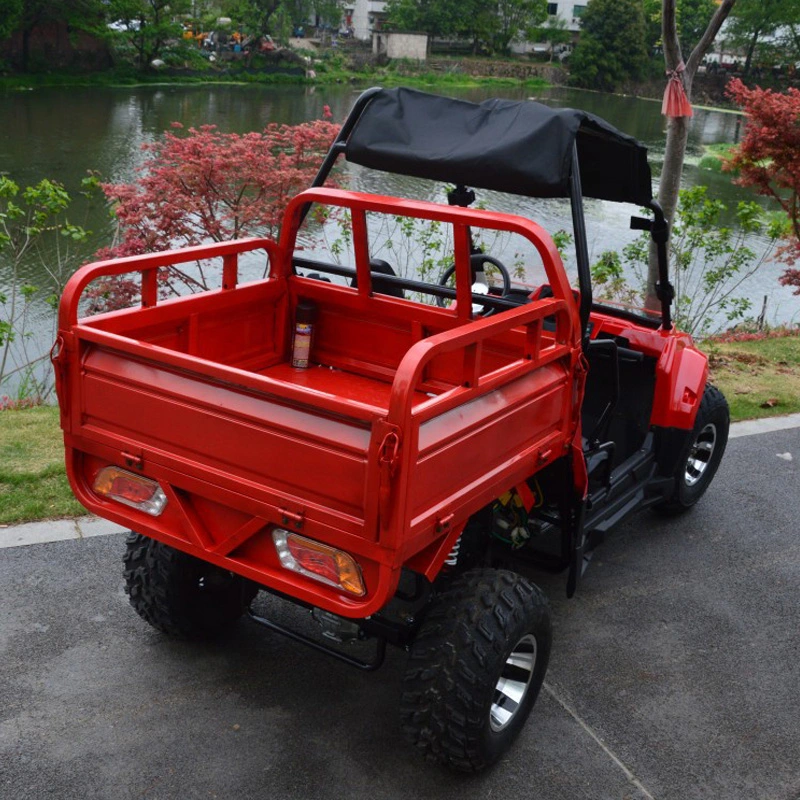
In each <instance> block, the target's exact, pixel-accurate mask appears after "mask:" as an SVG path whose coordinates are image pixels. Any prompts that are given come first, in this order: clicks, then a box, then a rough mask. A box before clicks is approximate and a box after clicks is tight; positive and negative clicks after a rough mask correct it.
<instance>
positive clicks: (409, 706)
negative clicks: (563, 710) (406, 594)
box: [401, 569, 552, 772]
mask: <svg viewBox="0 0 800 800" xmlns="http://www.w3.org/2000/svg"><path fill="white" fill-rule="evenodd" d="M551 641H552V628H551V623H550V610H549V608H548V605H547V601H546V599H545V597H544V595H543V594H542V593H541V592H540V591H539V589H538V588H537V587H535V586H534V585H532V584H531V583H529V582H528V581H527V580H525V579H524V578H522V577H521V576H519V575H517V574H515V573H513V572H508V571H505V570H494V569H475V570H471V571H469V572H466V573H464V574H463V575H462V576H461V577H459V578H457V579H456V580H455V581H454V582H453V583H452V584H451V586H450V587H449V588H448V589H447V590H446V591H445V592H443V593H442V594H441V595H440V596H439V597H438V598H437V599H436V600H435V601H434V605H433V606H432V608H431V609H430V611H429V612H428V616H427V617H426V619H425V622H424V623H423V624H422V627H421V628H420V631H419V633H418V634H417V637H416V639H415V641H414V644H413V645H412V647H411V652H410V654H409V661H408V667H407V670H406V676H405V682H404V687H403V695H402V700H401V719H402V724H403V732H404V733H405V735H406V738H407V739H408V740H409V741H410V742H411V743H412V744H414V745H415V746H416V747H418V748H419V749H420V750H422V751H423V753H424V754H425V756H426V757H427V758H428V759H429V760H431V761H438V762H439V763H441V764H444V765H445V766H447V767H450V768H452V769H456V770H459V771H463V772H477V771H478V770H481V769H483V768H485V767H487V766H489V765H490V764H492V763H493V762H495V761H497V759H499V758H500V757H501V756H502V755H503V753H504V752H505V751H506V750H507V749H508V747H509V746H510V745H511V743H512V742H513V741H514V739H515V738H516V736H517V734H518V733H519V732H520V730H521V728H522V726H523V725H524V724H525V720H526V718H527V716H528V714H529V713H530V711H531V709H532V708H533V704H534V703H535V702H536V697H537V695H538V694H539V690H540V689H541V686H542V682H543V681H544V675H545V672H546V671H547V662H548V660H549V658H550V645H551Z"/></svg>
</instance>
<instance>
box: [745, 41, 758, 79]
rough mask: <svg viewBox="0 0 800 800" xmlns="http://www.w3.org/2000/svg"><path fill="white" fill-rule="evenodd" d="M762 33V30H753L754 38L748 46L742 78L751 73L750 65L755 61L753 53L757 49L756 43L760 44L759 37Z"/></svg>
mask: <svg viewBox="0 0 800 800" xmlns="http://www.w3.org/2000/svg"><path fill="white" fill-rule="evenodd" d="M760 34H761V31H760V30H755V31H754V32H753V38H752V39H751V40H750V45H749V47H748V48H747V58H745V60H744V70H743V71H742V78H743V79H745V78H747V76H748V75H749V74H750V66H751V64H752V62H753V53H754V52H755V50H756V45H757V44H758V37H759V35H760Z"/></svg>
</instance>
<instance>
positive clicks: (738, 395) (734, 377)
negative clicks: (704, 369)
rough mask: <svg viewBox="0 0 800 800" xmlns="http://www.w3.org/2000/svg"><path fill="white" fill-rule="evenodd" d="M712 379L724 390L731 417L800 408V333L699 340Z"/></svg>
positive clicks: (788, 412)
mask: <svg viewBox="0 0 800 800" xmlns="http://www.w3.org/2000/svg"><path fill="white" fill-rule="evenodd" d="M701 347H702V349H703V350H704V351H705V352H706V353H707V354H708V357H709V363H710V366H711V380H712V381H713V382H714V383H715V384H716V385H717V386H718V387H719V388H720V389H721V390H722V391H723V392H724V394H725V397H727V399H728V404H729V405H730V408H731V418H732V419H734V420H740V419H757V418H759V417H774V416H778V415H782V414H794V413H797V412H800V335H795V336H782V337H780V338H765V339H757V340H754V341H745V342H715V341H708V342H705V343H702V344H701Z"/></svg>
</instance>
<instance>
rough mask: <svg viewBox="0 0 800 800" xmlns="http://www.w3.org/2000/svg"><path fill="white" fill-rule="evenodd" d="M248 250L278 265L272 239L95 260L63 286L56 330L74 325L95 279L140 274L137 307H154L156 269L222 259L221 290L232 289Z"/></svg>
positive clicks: (245, 240) (252, 239)
mask: <svg viewBox="0 0 800 800" xmlns="http://www.w3.org/2000/svg"><path fill="white" fill-rule="evenodd" d="M252 250H266V252H267V255H268V256H269V260H270V264H271V265H272V266H273V269H275V268H276V267H277V264H278V262H279V252H280V251H279V249H278V245H277V244H276V243H275V242H274V241H272V239H265V238H256V237H252V238H247V239H235V240H234V241H231V242H221V243H219V244H203V245H198V246H197V247H184V248H181V249H179V250H167V251H164V252H162V253H145V254H143V255H139V256H127V257H125V258H114V259H108V260H106V261H97V262H95V263H93V264H87V265H85V266H83V267H81V268H80V269H79V270H78V271H77V272H76V273H75V274H74V275H73V276H72V277H71V278H70V279H69V281H67V285H66V286H65V287H64V293H63V294H62V297H61V304H60V306H59V310H58V328H59V331H61V332H62V333H64V332H67V331H69V330H70V329H71V328H72V326H73V325H75V324H77V322H78V312H79V309H80V301H81V297H82V296H83V293H84V291H86V288H87V287H88V286H89V284H90V283H91V282H92V281H95V280H97V279H98V278H112V277H117V276H119V275H125V274H127V273H131V272H139V273H141V306H142V308H152V307H153V306H155V305H157V304H158V270H159V269H161V268H163V267H171V266H175V265H177V264H188V263H190V262H192V261H203V260H206V259H209V258H220V257H221V258H222V287H221V288H222V289H223V290H230V289H235V288H236V286H237V284H238V281H239V254H240V253H245V252H250V251H252Z"/></svg>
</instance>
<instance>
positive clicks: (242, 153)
mask: <svg viewBox="0 0 800 800" xmlns="http://www.w3.org/2000/svg"><path fill="white" fill-rule="evenodd" d="M173 128H175V129H177V130H178V131H180V132H167V133H165V134H164V136H163V138H162V139H160V140H159V141H157V142H153V143H151V144H146V145H144V147H143V149H144V150H145V151H146V152H147V154H148V157H147V159H146V161H145V163H144V164H143V165H142V166H141V167H140V168H139V171H140V177H139V178H138V180H136V181H135V182H133V183H123V184H104V185H103V191H104V192H105V194H106V197H108V199H109V200H111V201H112V202H113V203H114V204H115V213H116V217H117V219H118V220H119V223H120V227H121V234H122V237H121V241H120V243H119V244H118V245H117V246H116V247H115V248H113V253H112V255H123V254H125V255H128V254H133V253H146V252H154V251H158V250H166V249H168V248H173V247H186V246H190V245H196V244H201V243H203V242H209V241H214V242H222V241H227V240H230V239H238V238H241V237H242V236H252V235H260V236H272V237H274V236H276V235H277V233H278V230H279V227H280V223H281V219H282V217H283V211H284V208H285V207H286V203H287V202H288V200H289V199H290V198H291V197H292V196H294V195H295V194H297V193H298V192H299V191H301V190H302V189H305V188H307V187H308V186H309V184H310V183H311V180H312V179H313V177H314V175H315V174H316V172H317V169H318V168H319V165H320V163H321V161H322V158H323V156H324V155H325V153H326V152H327V150H328V147H329V146H330V144H331V142H332V141H333V138H334V136H335V135H336V132H337V130H338V126H336V125H334V124H332V123H330V122H326V121H323V120H316V121H314V122H305V123H302V124H300V125H278V124H275V123H272V124H270V125H268V126H267V128H266V129H265V130H264V131H263V132H262V133H245V134H236V133H220V132H219V131H218V130H217V129H216V127H215V126H214V125H203V126H202V127H200V128H189V129H188V131H186V132H185V133H183V132H182V126H181V125H180V123H173Z"/></svg>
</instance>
